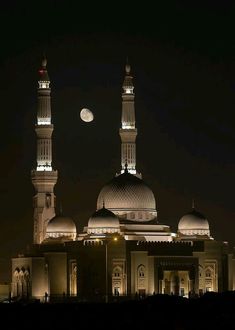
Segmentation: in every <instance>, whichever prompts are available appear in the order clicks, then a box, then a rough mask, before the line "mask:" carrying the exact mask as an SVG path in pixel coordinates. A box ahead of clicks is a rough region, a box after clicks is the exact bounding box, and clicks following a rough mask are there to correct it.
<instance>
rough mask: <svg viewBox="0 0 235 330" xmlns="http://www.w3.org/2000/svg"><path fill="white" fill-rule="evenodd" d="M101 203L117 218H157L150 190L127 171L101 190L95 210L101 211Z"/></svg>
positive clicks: (153, 198)
mask: <svg viewBox="0 0 235 330" xmlns="http://www.w3.org/2000/svg"><path fill="white" fill-rule="evenodd" d="M103 203H104V204H105V207H106V208H107V209H109V210H110V211H112V212H113V213H115V214H116V215H117V216H119V217H122V216H125V217H126V219H129V220H141V221H143V220H152V219H154V218H156V216H157V212H156V202H155V197H154V194H153V192H152V190H151V189H150V188H149V187H148V186H147V185H146V184H145V183H144V181H143V180H141V179H139V178H137V177H136V176H135V175H132V174H130V173H128V172H127V171H125V172H124V173H123V174H120V175H118V176H116V177H114V178H113V179H112V180H111V181H110V182H109V183H108V184H106V185H105V186H104V187H103V188H102V189H101V191H100V193H99V196H98V199H97V209H101V208H102V205H103Z"/></svg>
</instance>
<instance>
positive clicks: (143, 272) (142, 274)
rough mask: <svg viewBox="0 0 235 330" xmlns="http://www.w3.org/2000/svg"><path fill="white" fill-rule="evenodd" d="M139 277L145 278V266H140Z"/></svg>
mask: <svg viewBox="0 0 235 330" xmlns="http://www.w3.org/2000/svg"><path fill="white" fill-rule="evenodd" d="M138 277H145V266H144V265H139V267H138Z"/></svg>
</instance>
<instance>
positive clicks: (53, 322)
mask: <svg viewBox="0 0 235 330" xmlns="http://www.w3.org/2000/svg"><path fill="white" fill-rule="evenodd" d="M0 313H1V314H0V315H1V324H2V325H3V324H5V326H4V327H3V328H4V329H42V330H43V329H64V330H70V329H94V330H96V329H103V330H105V329H110V330H111V329H114V330H116V329H118V330H121V329H127V328H128V329H134V330H136V329H142V330H144V329H163V330H164V329H177V330H180V329H208V330H209V329H235V292H234V291H230V292H225V293H221V294H218V293H212V292H210V293H206V294H204V295H203V296H202V297H200V298H191V299H187V298H183V297H178V296H169V295H153V296H149V297H147V298H145V299H141V300H132V301H116V302H113V303H108V304H105V303H87V302H80V303H78V302H73V303H72V302H66V301H64V302H61V303H40V302H38V301H26V300H24V301H18V302H12V303H2V304H0Z"/></svg>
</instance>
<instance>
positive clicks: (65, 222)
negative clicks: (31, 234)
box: [46, 215, 77, 240]
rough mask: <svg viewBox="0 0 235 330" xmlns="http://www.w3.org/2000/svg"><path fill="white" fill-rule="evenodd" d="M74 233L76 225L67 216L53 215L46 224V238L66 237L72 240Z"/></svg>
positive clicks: (75, 232) (74, 236) (75, 233)
mask: <svg viewBox="0 0 235 330" xmlns="http://www.w3.org/2000/svg"><path fill="white" fill-rule="evenodd" d="M76 235H77V230H76V225H75V223H74V221H73V220H72V219H71V218H69V217H65V216H62V215H59V216H55V217H54V218H52V219H51V220H50V221H49V223H48V225H47V230H46V238H58V237H68V238H70V239H72V240H74V239H75V238H76Z"/></svg>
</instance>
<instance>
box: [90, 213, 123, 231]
mask: <svg viewBox="0 0 235 330" xmlns="http://www.w3.org/2000/svg"><path fill="white" fill-rule="evenodd" d="M87 232H88V234H104V233H118V232H120V225H119V220H118V218H117V217H116V215H115V214H114V213H113V212H111V211H109V210H107V209H106V208H104V207H102V208H101V209H100V210H98V211H96V212H95V213H94V214H93V215H92V216H91V217H90V219H89V221H88V230H87Z"/></svg>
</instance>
